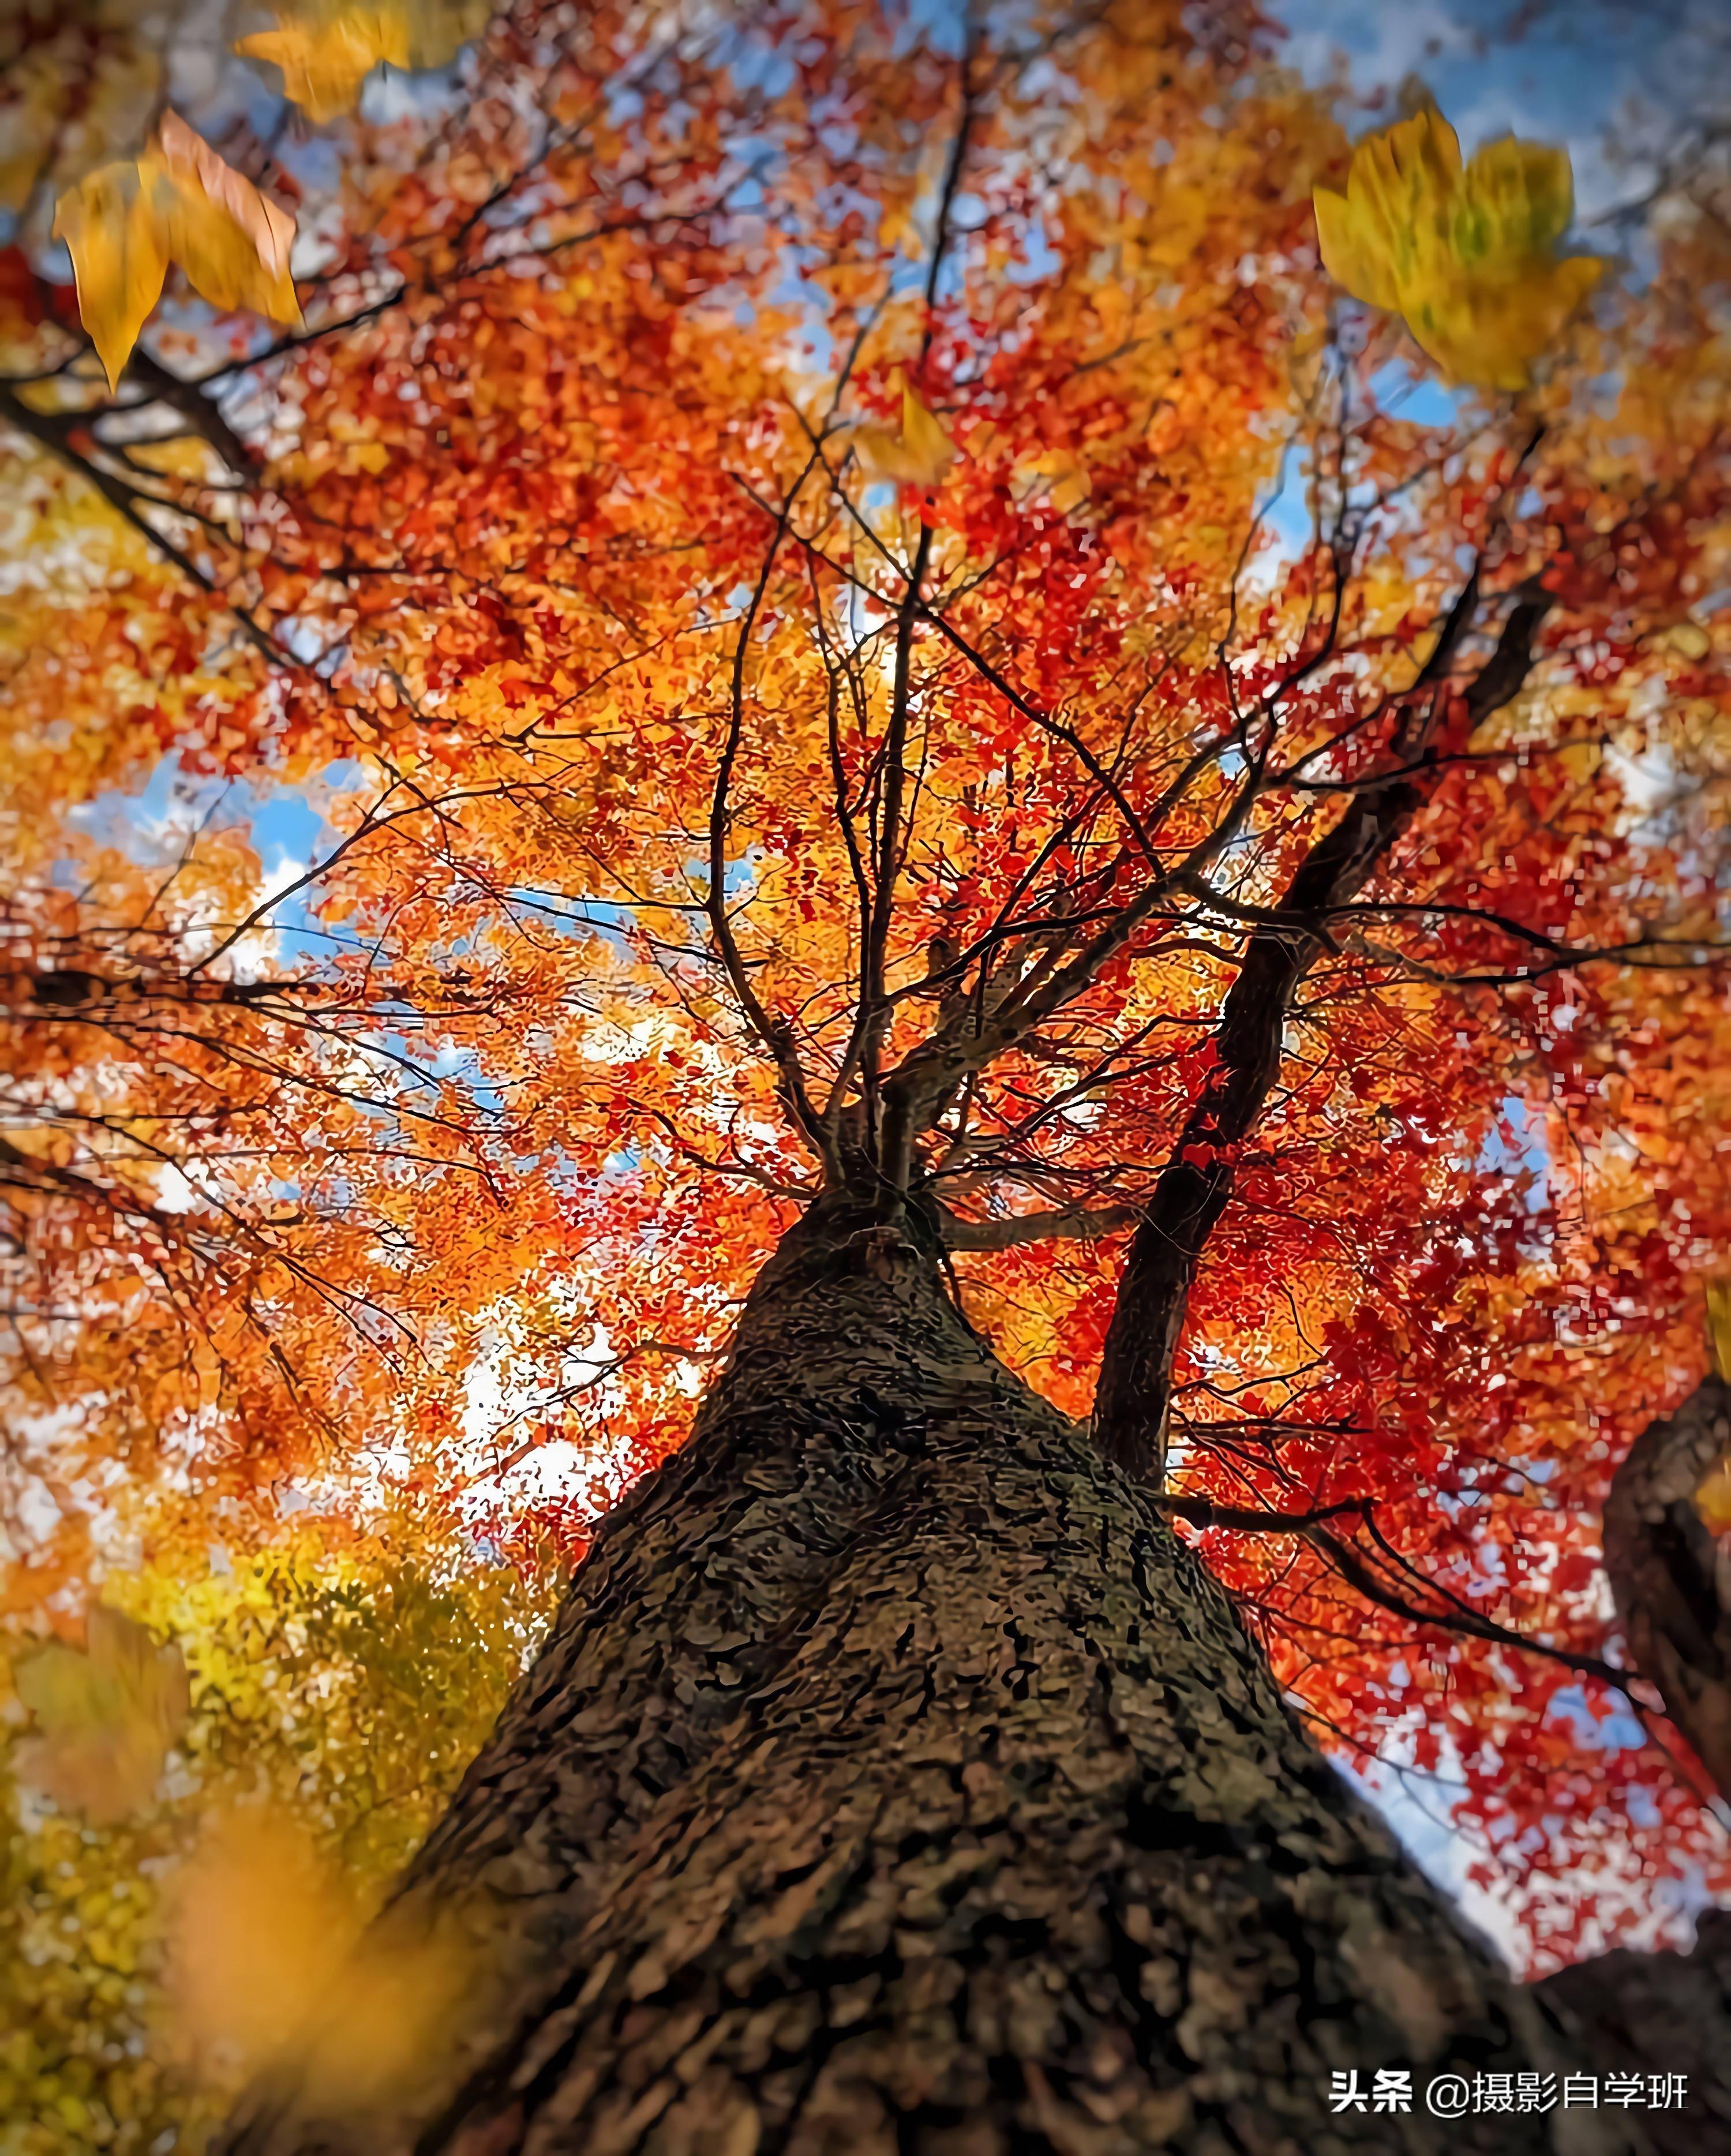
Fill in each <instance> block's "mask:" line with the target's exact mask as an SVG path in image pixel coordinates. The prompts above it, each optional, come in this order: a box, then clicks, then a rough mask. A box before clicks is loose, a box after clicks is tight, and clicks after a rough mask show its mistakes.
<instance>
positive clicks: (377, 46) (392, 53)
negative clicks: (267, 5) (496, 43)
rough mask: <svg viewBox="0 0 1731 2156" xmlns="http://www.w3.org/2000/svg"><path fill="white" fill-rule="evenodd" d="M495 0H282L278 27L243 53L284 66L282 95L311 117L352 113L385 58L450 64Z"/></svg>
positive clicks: (246, 44)
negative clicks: (300, 0) (293, 2)
mask: <svg viewBox="0 0 1731 2156" xmlns="http://www.w3.org/2000/svg"><path fill="white" fill-rule="evenodd" d="M492 12H493V11H492V8H491V5H490V4H489V0H386V4H385V5H384V6H382V7H375V8H368V7H358V8H357V7H349V6H345V5H343V4H342V3H341V0H312V4H310V5H301V6H297V7H279V8H278V9H277V10H276V19H277V27H276V28H275V29H274V30H260V31H258V32H256V33H254V35H253V36H252V37H249V38H241V39H240V41H239V42H238V44H236V46H235V48H234V49H235V51H236V52H238V53H240V54H244V55H245V57H246V58H247V59H255V60H268V61H269V62H270V63H271V64H273V65H274V66H276V67H279V68H280V69H282V71H283V94H284V96H286V97H287V98H288V99H289V100H290V102H291V103H293V104H295V105H299V106H300V109H301V110H302V111H303V112H305V115H306V116H307V118H308V119H309V120H311V121H316V122H321V123H322V122H323V121H326V120H335V119H339V118H341V115H343V114H344V113H346V112H352V111H353V110H354V109H355V107H356V104H357V103H358V102H359V101H360V97H361V84H362V83H363V82H365V81H366V78H367V76H368V75H369V74H371V72H372V69H374V68H375V67H376V66H377V65H378V64H379V63H380V62H381V61H384V62H386V63H387V64H389V65H390V66H392V67H399V68H435V67H443V66H444V64H445V63H446V62H447V61H448V60H449V59H453V58H454V57H455V55H456V54H457V52H458V49H459V48H460V47H461V46H462V45H463V44H466V43H467V42H468V40H469V38H473V37H475V36H478V35H479V33H480V32H481V31H482V30H483V29H484V28H486V25H487V19H488V18H489V15H490V14H491V13H492Z"/></svg>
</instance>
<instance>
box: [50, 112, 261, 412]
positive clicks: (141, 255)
mask: <svg viewBox="0 0 1731 2156" xmlns="http://www.w3.org/2000/svg"><path fill="white" fill-rule="evenodd" d="M54 236H55V238H56V239H64V241H65V243H66V245H67V247H68V249H69V250H70V253H71V255H72V267H73V273H74V277H75V278H76V280H77V284H78V305H79V316H80V318H81V320H82V321H83V322H84V326H85V329H86V330H87V331H89V332H90V341H91V342H92V343H93V344H94V345H95V347H96V354H97V357H98V358H100V360H101V362H102V365H103V368H104V371H105V372H106V374H107V376H108V384H109V387H110V389H112V388H115V387H116V386H117V385H118V383H119V382H120V374H121V372H122V370H123V369H124V367H125V364H126V361H127V359H128V357H130V356H131V351H132V347H133V346H134V345H135V344H136V342H137V341H138V333H139V331H140V330H141V329H142V328H143V326H144V324H145V321H146V317H147V316H149V314H150V311H151V308H152V307H154V306H155V305H156V301H157V300H158V299H160V298H161V292H162V280H163V278H164V277H165V276H166V274H167V269H168V264H169V263H170V262H171V261H174V262H178V263H179V264H180V265H181V267H182V269H183V270H184V271H185V272H186V275H187V281H188V282H189V283H190V284H191V285H192V289H193V290H194V291H196V292H197V293H198V294H199V295H200V296H201V297H202V298H203V299H206V300H209V301H210V303H211V305H213V307H220V308H222V309H223V311H225V312H228V311H233V310H236V309H239V308H249V309H251V310H252V311H254V312H255V313H258V314H261V315H267V316H269V317H270V319H271V320H272V321H279V322H292V321H299V320H300V303H299V301H298V300H296V299H295V296H294V280H293V279H292V277H291V276H290V275H289V249H290V248H291V247H292V246H293V244H294V218H291V217H290V216H289V213H288V212H287V211H286V210H285V209H284V208H281V206H280V205H279V204H278V203H274V202H271V201H269V200H268V199H267V198H265V197H264V195H261V194H260V193H259V190H258V188H257V187H254V185H253V183H252V182H251V181H250V180H248V179H247V178H245V177H243V175H242V174H241V173H239V172H236V171H235V170H234V168H233V166H231V165H228V164H225V163H224V162H223V159H222V158H221V157H218V155H217V153H216V151H214V150H213V149H212V148H211V146H210V145H209V144H208V143H207V142H206V141H203V140H202V137H201V136H198V135H197V134H195V133H194V132H193V131H192V128H190V127H188V126H187V124H186V122H185V121H183V120H182V119H180V118H178V117H177V115H175V114H174V113H172V112H170V113H166V114H165V115H164V116H163V120H162V124H161V128H160V129H159V131H158V132H157V134H156V138H155V140H154V141H152V142H151V145H150V146H149V148H148V149H146V151H145V153H144V155H143V156H142V157H140V158H139V159H137V160H136V162H126V161H121V162H116V163H115V164H111V165H105V166H103V167H101V168H100V171H97V172H92V173H90V175H89V177H87V178H85V179H84V180H82V181H80V182H79V184H78V186H77V187H72V188H69V190H68V191H67V193H65V194H64V195H63V196H62V197H61V198H60V202H59V207H58V208H57V209H56V211H55V214H54Z"/></svg>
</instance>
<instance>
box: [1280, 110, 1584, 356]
mask: <svg viewBox="0 0 1731 2156" xmlns="http://www.w3.org/2000/svg"><path fill="white" fill-rule="evenodd" d="M1574 213H1575V191H1574V180H1573V176H1572V174H1571V172H1570V163H1569V153H1568V151H1566V150H1561V149H1552V148H1549V147H1548V146H1545V145H1544V144H1543V143H1539V142H1523V141H1517V140H1516V139H1515V138H1514V137H1513V136H1508V137H1507V138H1505V139H1504V140H1503V141H1500V142H1490V143H1487V144H1486V145H1485V146H1483V148H1482V149H1480V150H1478V151H1476V152H1475V153H1474V155H1473V157H1472V161H1471V162H1470V163H1468V164H1467V165H1466V166H1465V167H1462V162H1461V146H1460V142H1459V140H1458V138H1457V136H1456V134H1455V131H1454V130H1453V128H1452V127H1451V126H1449V124H1448V122H1447V121H1446V120H1445V119H1443V117H1442V115H1441V113H1439V112H1437V111H1434V110H1426V111H1422V112H1420V113H1417V114H1416V115H1414V116H1413V117H1412V118H1411V119H1410V120H1403V121H1399V122H1398V123H1397V124H1396V126H1392V127H1389V128H1385V129H1384V130H1383V131H1381V132H1380V133H1379V134H1375V135H1372V136H1369V137H1368V138H1367V139H1366V140H1365V141H1362V142H1360V144H1359V146H1358V147H1357V148H1356V149H1355V151H1354V152H1353V157H1352V164H1351V167H1350V169H1349V172H1348V175H1347V182H1346V193H1344V195H1343V194H1339V193H1335V191H1334V189H1333V188H1330V187H1319V188H1318V189H1317V190H1316V227H1317V236H1318V239H1319V242H1320V244H1321V249H1322V259H1323V264H1324V268H1325V269H1327V270H1328V272H1329V275H1330V276H1331V277H1333V278H1334V279H1335V280H1336V281H1337V282H1338V283H1339V284H1341V285H1344V286H1345V288H1346V290H1348V291H1349V292H1350V293H1351V294H1352V295H1354V297H1355V298H1356V299H1360V300H1365V302H1366V303H1367V304H1368V305H1371V306H1373V307H1381V308H1384V309H1385V310H1386V311H1388V312H1389V313H1390V314H1398V315H1400V316H1401V317H1402V318H1403V319H1404V320H1405V321H1406V326H1407V327H1408V328H1409V329H1410V330H1411V332H1412V334H1413V336H1414V337H1415V338H1416V340H1417V341H1418V343H1419V344H1420V345H1421V346H1422V347H1423V349H1424V350H1425V351H1426V352H1428V353H1429V354H1430V355H1431V357H1432V358H1433V359H1435V360H1436V361H1437V362H1439V363H1440V364H1441V365H1442V367H1445V368H1446V369H1447V371H1448V372H1449V373H1451V374H1452V375H1453V376H1454V377H1457V379H1458V380H1460V381H1462V382H1472V383H1475V384H1477V385H1478V386H1480V387H1483V388H1498V389H1521V388H1526V387H1527V385H1528V384H1529V382H1530V381H1531V379H1532V367H1533V362H1534V360H1536V359H1537V358H1539V357H1540V355H1541V354H1542V353H1543V352H1544V351H1545V350H1546V349H1547V348H1548V347H1549V346H1550V345H1551V344H1552V343H1553V342H1554V341H1555V339H1556V337H1557V336H1558V335H1559V332H1560V331H1561V330H1562V329H1563V327H1564V325H1565V323H1566V322H1567V321H1568V320H1569V317H1570V316H1571V315H1572V314H1573V313H1574V312H1575V309H1576V308H1577V307H1579V306H1580V303H1581V301H1582V300H1584V299H1585V297H1586V295H1587V294H1588V293H1589V292H1590V291H1591V290H1592V289H1593V287H1594V286H1595V285H1596V284H1597V283H1598V281H1599V279H1600V275H1602V274H1603V270H1604V266H1605V265H1604V264H1603V263H1601V262H1600V261H1599V260H1598V259H1596V258H1595V257H1594V256H1592V255H1586V254H1575V255H1567V256H1562V257H1559V255H1558V254H1557V253H1556V246H1557V243H1558V241H1559V239H1561V238H1562V236H1563V234H1564V233H1565V231H1566V230H1567V229H1568V227H1569V223H1570V218H1572V217H1573V215H1574Z"/></svg>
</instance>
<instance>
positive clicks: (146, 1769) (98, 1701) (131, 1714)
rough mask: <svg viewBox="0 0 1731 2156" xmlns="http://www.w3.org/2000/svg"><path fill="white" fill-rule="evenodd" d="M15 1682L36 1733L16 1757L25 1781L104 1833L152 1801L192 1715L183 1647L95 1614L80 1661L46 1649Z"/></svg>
mask: <svg viewBox="0 0 1731 2156" xmlns="http://www.w3.org/2000/svg"><path fill="white" fill-rule="evenodd" d="M13 1683H14V1685H15V1686H16V1687H17V1691H18V1698H19V1700H20V1701H21V1702H23V1705H24V1706H25V1707H28V1708H29V1710H30V1712H31V1713H32V1714H33V1715H34V1717H36V1724H37V1727H38V1730H39V1732H40V1734H39V1735H38V1736H37V1737H34V1738H31V1739H29V1740H28V1742H27V1743H23V1744H22V1745H20V1746H19V1748H18V1762H17V1763H18V1779H20V1780H21V1781H23V1782H24V1783H26V1784H28V1785H29V1786H31V1787H33V1788H34V1789H39V1790H40V1791H41V1792H42V1793H43V1794H44V1795H45V1796H49V1797H52V1798H53V1799H54V1802H55V1803H56V1804H59V1805H60V1806H61V1807H62V1809H65V1810H68V1811H78V1812H82V1813H83V1814H84V1815H85V1817H86V1818H88V1819H89V1820H91V1821H92V1822H93V1823H94V1824H95V1825H99V1826H104V1825H112V1824H113V1823H114V1822H115V1820H121V1819H124V1818H125V1816H126V1815H127V1814H128V1813H130V1812H134V1811H136V1810H137V1809H139V1807H140V1806H141V1805H142V1804H147V1803H148V1802H149V1801H150V1799H151V1794H152V1793H153V1792H154V1790H155V1789H156V1783H157V1781H158V1779H160V1777H161V1772H162V1763H163V1760H164V1759H165V1758H166V1757H167V1753H168V1748H169V1746H170V1745H171V1744H172V1743H173V1742H174V1739H175V1737H176V1734H177V1732H178V1731H179V1729H180V1727H181V1725H182V1723H183V1722H185V1720H186V1718H187V1713H188V1712H189V1710H190V1707H191V1701H190V1697H189V1695H188V1689H187V1670H186V1665H185V1663H184V1662H183V1661H182V1660H181V1655H180V1650H179V1649H178V1648H177V1647H175V1646H172V1645H169V1646H166V1647H159V1646H157V1645H156V1642H155V1640H152V1639H151V1635H150V1634H149V1633H148V1632H146V1630H145V1629H144V1627H143V1626H142V1625H135V1624H134V1623H133V1622H132V1620H131V1618H130V1617H122V1616H121V1615H120V1614H119V1613H118V1612H117V1611H115V1610H113V1609H102V1608H100V1607H99V1608H97V1609H93V1610H92V1611H91V1612H90V1624H89V1629H88V1632H87V1635H86V1644H85V1648H84V1650H83V1651H82V1652H80V1650H79V1649H77V1648H75V1647H67V1646H62V1645H54V1646H49V1647H44V1648H43V1649H42V1650H40V1651H39V1652H38V1653H37V1654H34V1655H29V1656H28V1658H26V1659H25V1660H23V1661H20V1662H19V1663H18V1666H17V1668H16V1669H15V1670H14V1671H13Z"/></svg>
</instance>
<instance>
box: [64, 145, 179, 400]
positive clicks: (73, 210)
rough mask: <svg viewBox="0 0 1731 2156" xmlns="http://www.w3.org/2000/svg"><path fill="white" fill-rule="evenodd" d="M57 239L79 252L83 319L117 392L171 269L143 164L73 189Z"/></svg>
mask: <svg viewBox="0 0 1731 2156" xmlns="http://www.w3.org/2000/svg"><path fill="white" fill-rule="evenodd" d="M54 238H55V239H64V241H65V243H66V245H67V248H68V249H69V252H70V254H71V256H72V271H73V275H74V279H75V280H76V282H77V285H78V311H79V318H80V319H81V320H82V321H83V323H84V326H85V329H86V330H87V331H89V332H90V341H91V343H92V344H94V345H95V347H96V357H98V358H99V359H100V361H101V362H102V366H103V371H104V372H105V374H106V375H107V377H108V386H109V388H110V389H113V388H116V387H117V386H118V385H119V382H120V373H121V370H122V369H123V368H124V367H125V364H126V362H127V359H128V357H130V356H131V351H132V347H133V346H134V345H135V344H136V343H137V341H138V332H139V331H141V329H142V328H143V327H144V325H145V321H146V316H148V315H149V313H150V311H151V308H152V307H154V306H155V305H156V302H157V300H159V299H160V298H161V295H162V280H163V278H164V277H165V276H166V275H167V274H168V244H167V239H166V234H165V233H164V232H163V229H162V224H161V218H160V217H159V216H158V214H157V212H156V205H155V203H154V202H153V200H152V199H151V190H150V187H149V186H148V184H147V183H146V178H145V175H144V172H143V168H142V167H141V165H139V164H134V163H119V164H113V165H104V166H101V167H100V168H99V169H98V170H97V171H95V172H91V173H90V174H89V175H88V176H87V177H85V179H83V180H81V181H79V184H78V185H77V186H76V187H71V188H69V189H68V191H67V192H66V193H64V195H62V196H61V198H60V200H59V205H58V206H57V208H56V209H55V212H54Z"/></svg>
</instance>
